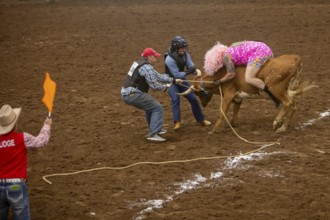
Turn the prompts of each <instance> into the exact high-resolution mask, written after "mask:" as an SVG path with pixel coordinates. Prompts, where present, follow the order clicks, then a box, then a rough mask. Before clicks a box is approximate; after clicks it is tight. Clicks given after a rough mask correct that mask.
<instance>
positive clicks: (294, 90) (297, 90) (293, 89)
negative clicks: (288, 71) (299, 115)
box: [288, 61, 318, 98]
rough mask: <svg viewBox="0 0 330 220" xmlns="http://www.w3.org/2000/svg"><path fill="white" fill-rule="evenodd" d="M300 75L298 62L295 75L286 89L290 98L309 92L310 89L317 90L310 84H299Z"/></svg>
mask: <svg viewBox="0 0 330 220" xmlns="http://www.w3.org/2000/svg"><path fill="white" fill-rule="evenodd" d="M301 73H302V62H301V61H300V62H299V64H298V65H297V68H296V74H295V76H294V77H292V79H291V82H290V84H289V88H288V94H289V96H290V97H292V98H294V97H295V96H297V95H300V94H302V93H304V92H307V91H309V90H311V89H312V88H317V87H318V86H317V85H315V84H313V83H311V82H302V83H300V75H301Z"/></svg>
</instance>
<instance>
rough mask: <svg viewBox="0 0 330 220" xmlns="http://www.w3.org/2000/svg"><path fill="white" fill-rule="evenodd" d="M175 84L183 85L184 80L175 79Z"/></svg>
mask: <svg viewBox="0 0 330 220" xmlns="http://www.w3.org/2000/svg"><path fill="white" fill-rule="evenodd" d="M173 83H174V84H181V83H183V80H182V79H174V80H173Z"/></svg>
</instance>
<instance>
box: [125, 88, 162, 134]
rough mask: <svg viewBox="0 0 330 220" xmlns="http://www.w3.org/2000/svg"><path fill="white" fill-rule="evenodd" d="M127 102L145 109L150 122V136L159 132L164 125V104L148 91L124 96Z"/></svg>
mask: <svg viewBox="0 0 330 220" xmlns="http://www.w3.org/2000/svg"><path fill="white" fill-rule="evenodd" d="M123 100H124V102H125V103H126V104H128V105H131V106H134V107H136V108H138V109H142V110H144V111H145V115H146V119H147V122H148V127H149V132H148V137H151V136H153V135H154V134H157V133H158V132H159V131H160V130H161V129H162V127H163V113H164V108H163V106H162V105H161V104H160V103H159V102H158V101H157V100H156V99H155V98H153V97H152V96H151V95H149V94H148V93H144V92H141V93H134V94H131V95H129V96H127V95H125V96H123Z"/></svg>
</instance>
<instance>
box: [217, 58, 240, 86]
mask: <svg viewBox="0 0 330 220" xmlns="http://www.w3.org/2000/svg"><path fill="white" fill-rule="evenodd" d="M223 64H224V66H225V67H226V70H227V74H226V75H225V76H224V77H222V78H221V79H220V83H226V82H228V81H230V80H232V79H233V78H234V77H235V76H236V70H235V65H234V63H233V61H232V60H231V57H230V55H229V54H226V55H225V56H224V58H223Z"/></svg>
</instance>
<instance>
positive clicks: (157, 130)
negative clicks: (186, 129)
mask: <svg viewBox="0 0 330 220" xmlns="http://www.w3.org/2000/svg"><path fill="white" fill-rule="evenodd" d="M159 56H160V54H159V53H157V52H156V51H155V50H154V49H152V48H146V49H144V50H143V52H142V54H141V58H140V59H139V60H138V61H135V62H133V64H132V66H131V68H130V69H129V71H128V73H127V77H126V80H125V81H124V85H123V87H122V89H121V95H122V98H123V100H124V102H125V103H126V104H128V105H132V106H134V107H136V108H138V109H141V110H144V111H145V114H146V119H147V123H148V127H149V132H148V135H147V140H150V141H166V139H164V138H162V137H161V136H159V135H161V134H165V133H166V130H165V129H164V128H163V113H164V108H163V106H162V105H161V104H160V103H159V102H158V101H157V100H156V99H155V98H153V97H152V96H151V95H149V94H148V90H149V87H151V88H152V89H153V90H159V91H163V92H165V91H167V88H168V87H169V86H170V85H171V84H172V83H174V84H177V83H182V82H183V81H182V80H181V79H174V78H171V77H168V76H167V75H165V74H159V73H158V72H157V71H156V70H155V69H154V68H153V66H152V65H153V64H154V63H156V62H157V57H159ZM165 83H167V84H165Z"/></svg>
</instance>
